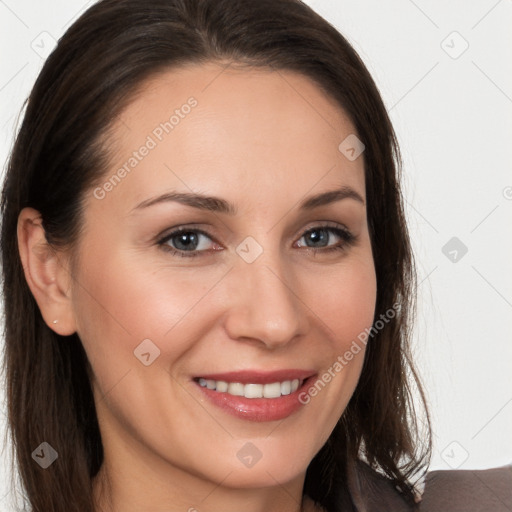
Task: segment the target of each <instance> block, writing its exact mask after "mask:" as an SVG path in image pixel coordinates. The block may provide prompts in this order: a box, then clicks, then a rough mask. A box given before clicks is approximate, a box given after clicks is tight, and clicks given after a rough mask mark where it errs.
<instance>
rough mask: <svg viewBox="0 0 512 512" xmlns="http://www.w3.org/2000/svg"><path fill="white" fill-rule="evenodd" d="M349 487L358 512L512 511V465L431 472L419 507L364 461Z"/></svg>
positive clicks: (427, 477)
mask: <svg viewBox="0 0 512 512" xmlns="http://www.w3.org/2000/svg"><path fill="white" fill-rule="evenodd" d="M349 487H350V489H351V494H352V499H353V500H354V504H355V506H356V510H357V512H413V511H419V512H512V465H508V466H502V467H499V468H492V469H480V470H446V471H431V472H430V473H427V475H426V478H425V485H424V491H423V493H422V495H421V499H419V498H418V501H419V503H418V504H417V505H416V507H415V506H414V505H409V504H408V503H407V502H406V501H405V500H404V498H403V497H402V496H401V494H400V492H399V491H398V490H396V489H395V487H394V485H393V483H392V482H391V481H390V480H389V479H388V478H386V477H385V476H383V475H381V474H380V473H377V472H376V471H374V470H373V469H372V468H370V466H368V465H367V464H366V463H364V462H360V464H359V465H358V469H357V474H355V475H354V474H352V477H351V478H350V479H349ZM340 512H345V511H343V510H340Z"/></svg>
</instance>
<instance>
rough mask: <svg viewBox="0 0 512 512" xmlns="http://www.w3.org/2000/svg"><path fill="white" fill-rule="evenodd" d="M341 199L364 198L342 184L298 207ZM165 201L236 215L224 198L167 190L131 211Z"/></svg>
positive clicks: (303, 208)
mask: <svg viewBox="0 0 512 512" xmlns="http://www.w3.org/2000/svg"><path fill="white" fill-rule="evenodd" d="M343 199H354V200H356V201H358V202H360V203H362V204H363V205H364V204H365V202H364V199H363V198H362V197H361V195H360V194H359V193H358V192H356V191H355V190H354V189H353V188H350V187H346V186H344V187H341V188H339V189H336V190H329V191H327V192H321V193H320V194H316V195H314V196H310V197H308V198H307V199H304V200H303V201H301V203H300V205H299V209H300V210H313V209H314V208H318V207H320V206H326V205H328V204H332V203H335V202H337V201H341V200H343ZM167 202H177V203H181V204H184V205H186V206H191V207H192V208H197V209H199V210H207V211H211V212H217V213H224V214H226V215H236V213H237V208H236V207H235V206H234V205H233V204H231V203H229V202H228V201H226V200H225V199H221V198H220V197H215V196H208V195H204V194H198V193H190V192H167V193H165V194H162V195H160V196H156V197H152V198H149V199H146V200H144V201H142V202H141V203H139V204H138V205H137V206H135V207H134V208H133V209H132V210H131V212H133V211H135V210H141V209H144V208H148V207H150V206H153V205H155V204H161V203H167Z"/></svg>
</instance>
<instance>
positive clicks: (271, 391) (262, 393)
mask: <svg viewBox="0 0 512 512" xmlns="http://www.w3.org/2000/svg"><path fill="white" fill-rule="evenodd" d="M198 382H199V385H200V386H202V387H203V388H207V389H211V390H213V391H217V392H219V393H228V394H229V395H233V396H243V397H245V398H279V397H281V396H285V395H289V394H290V393H293V392H295V391H297V389H299V387H300V386H302V384H303V382H304V381H303V380H302V379H293V380H285V381H282V382H272V383H270V384H256V383H249V384H242V383H241V382H226V381H223V380H212V379H204V378H200V379H199V380H198Z"/></svg>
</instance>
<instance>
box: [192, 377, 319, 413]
mask: <svg viewBox="0 0 512 512" xmlns="http://www.w3.org/2000/svg"><path fill="white" fill-rule="evenodd" d="M311 378H312V377H309V378H307V379H306V380H304V382H303V383H302V386H301V387H300V388H298V389H297V390H296V391H294V392H293V393H290V394H289V395H282V396H280V397H279V398H245V397H244V396H235V395H230V394H229V393H221V392H219V391H214V390H213V389H208V388H206V387H203V386H200V385H199V383H198V382H196V385H197V387H198V388H199V389H200V391H201V392H202V393H203V394H204V395H205V396H206V397H207V398H208V399H209V400H211V401H212V402H213V403H214V404H215V405H216V406H218V407H220V408H221V409H224V410H225V411H226V412H228V413H230V414H232V415H233V416H236V417H237V418H242V419H244V420H248V421H277V420H282V419H284V418H287V417H288V416H290V415H291V414H293V413H294V412H296V411H298V410H299V409H300V408H301V407H304V404H303V403H302V402H300V401H299V395H300V393H302V392H303V391H304V390H305V389H307V387H308V385H309V382H310V380H311Z"/></svg>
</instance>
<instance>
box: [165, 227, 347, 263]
mask: <svg viewBox="0 0 512 512" xmlns="http://www.w3.org/2000/svg"><path fill="white" fill-rule="evenodd" d="M322 230H325V231H327V232H331V233H334V234H335V235H337V236H338V237H340V238H341V239H342V241H341V242H338V244H336V245H331V246H328V247H326V248H320V247H319V248H315V247H306V249H307V250H309V251H311V252H313V254H316V253H319V252H323V253H331V252H334V251H344V250H346V249H347V248H348V247H350V246H352V245H354V243H355V242H356V236H355V235H353V234H352V233H351V232H350V231H348V230H347V229H345V228H340V227H337V226H330V225H326V224H321V225H318V226H315V227H313V228H311V229H308V230H307V231H305V232H304V233H303V234H302V236H301V238H303V237H304V236H306V235H308V234H310V233H312V232H314V231H322ZM181 233H198V234H201V235H204V236H206V237H207V238H209V239H210V240H212V241H213V242H215V240H213V239H212V237H211V236H210V235H209V234H208V233H206V232H205V231H203V230H202V229H197V228H186V227H182V228H178V229H176V230H174V231H173V232H172V233H169V234H167V235H165V236H164V237H163V238H160V239H159V240H158V242H157V245H158V246H160V247H161V248H162V250H164V251H166V252H169V253H171V254H172V255H173V256H181V257H183V258H195V257H196V256H199V255H201V254H202V253H205V252H210V251H207V250H203V251H197V250H196V251H181V250H178V249H174V248H173V247H171V246H170V245H168V244H167V242H168V241H169V240H171V239H172V238H174V237H176V236H178V235H179V234H181Z"/></svg>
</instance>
